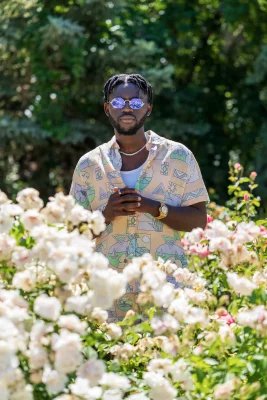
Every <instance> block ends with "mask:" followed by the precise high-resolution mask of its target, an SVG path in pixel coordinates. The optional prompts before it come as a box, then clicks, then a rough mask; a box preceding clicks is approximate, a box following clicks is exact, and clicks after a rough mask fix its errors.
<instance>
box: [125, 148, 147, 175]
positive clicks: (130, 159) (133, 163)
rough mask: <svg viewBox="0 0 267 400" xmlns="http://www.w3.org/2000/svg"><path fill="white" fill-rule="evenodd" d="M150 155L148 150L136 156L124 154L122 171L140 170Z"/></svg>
mask: <svg viewBox="0 0 267 400" xmlns="http://www.w3.org/2000/svg"><path fill="white" fill-rule="evenodd" d="M148 154H149V152H148V151H147V150H146V149H145V150H144V151H142V153H140V154H136V155H135V156H125V155H123V154H122V155H121V159H122V166H121V171H132V170H133V169H137V168H139V167H140V166H141V165H143V164H144V163H145V162H146V160H147V157H148Z"/></svg>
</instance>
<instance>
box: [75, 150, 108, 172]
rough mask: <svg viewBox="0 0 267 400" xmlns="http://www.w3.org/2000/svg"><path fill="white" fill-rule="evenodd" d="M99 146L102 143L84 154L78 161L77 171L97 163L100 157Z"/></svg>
mask: <svg viewBox="0 0 267 400" xmlns="http://www.w3.org/2000/svg"><path fill="white" fill-rule="evenodd" d="M101 147H103V145H100V146H98V147H96V148H95V149H93V150H91V151H89V152H88V153H86V154H84V155H83V156H82V157H81V158H80V159H79V161H78V163H77V166H76V168H77V169H78V170H79V171H82V170H84V169H87V168H91V167H94V166H95V165H98V164H99V161H100V159H101Z"/></svg>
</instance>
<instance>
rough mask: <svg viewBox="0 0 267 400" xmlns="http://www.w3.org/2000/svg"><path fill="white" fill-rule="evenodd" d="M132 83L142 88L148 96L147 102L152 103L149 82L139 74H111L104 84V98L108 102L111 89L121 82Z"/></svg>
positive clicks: (151, 91)
mask: <svg viewBox="0 0 267 400" xmlns="http://www.w3.org/2000/svg"><path fill="white" fill-rule="evenodd" d="M128 82H130V83H133V84H135V85H136V86H138V87H139V90H142V91H143V92H144V93H145V94H146V95H147V98H148V103H150V104H152V101H153V90H152V86H151V85H150V83H149V82H148V81H147V80H146V79H145V78H144V77H143V76H142V75H140V74H129V75H128V74H119V75H114V76H112V77H111V78H110V79H109V80H108V81H107V82H106V83H105V85H104V100H105V103H107V102H108V96H109V95H110V93H111V92H112V91H113V89H114V88H115V87H116V86H118V85H120V84H122V83H128Z"/></svg>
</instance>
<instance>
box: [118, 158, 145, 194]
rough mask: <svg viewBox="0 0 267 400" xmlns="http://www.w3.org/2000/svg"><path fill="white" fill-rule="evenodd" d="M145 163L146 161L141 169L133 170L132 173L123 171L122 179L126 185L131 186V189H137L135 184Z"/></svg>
mask: <svg viewBox="0 0 267 400" xmlns="http://www.w3.org/2000/svg"><path fill="white" fill-rule="evenodd" d="M145 163H146V161H145V162H144V164H142V165H141V166H140V167H139V168H136V169H132V170H131V171H121V177H122V180H123V182H124V183H125V185H127V186H129V187H130V188H135V184H136V182H137V180H138V178H139V175H140V173H141V171H142V168H143V166H144V165H145Z"/></svg>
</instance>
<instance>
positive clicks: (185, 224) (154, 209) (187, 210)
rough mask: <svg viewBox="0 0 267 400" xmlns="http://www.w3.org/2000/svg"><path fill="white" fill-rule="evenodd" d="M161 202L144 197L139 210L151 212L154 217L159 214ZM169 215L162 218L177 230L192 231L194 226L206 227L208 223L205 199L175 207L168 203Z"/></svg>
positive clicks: (162, 220)
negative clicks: (189, 204) (186, 205)
mask: <svg viewBox="0 0 267 400" xmlns="http://www.w3.org/2000/svg"><path fill="white" fill-rule="evenodd" d="M159 206H160V202H159V201H156V200H151V199H148V198H145V197H142V200H141V206H140V208H139V212H145V213H149V214H151V215H152V216H153V217H157V216H158V215H159ZM168 210H169V212H168V215H167V217H165V218H163V219H161V222H163V223H164V224H166V225H167V226H169V227H170V228H172V229H175V230H176V231H183V232H191V231H192V229H194V228H202V229H204V228H205V226H206V223H207V213H206V205H205V202H204V201H201V202H199V203H196V204H192V205H191V206H188V207H175V206H169V205H168Z"/></svg>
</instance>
